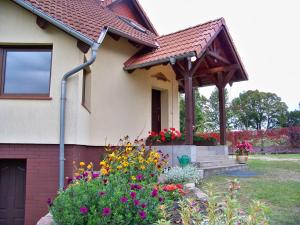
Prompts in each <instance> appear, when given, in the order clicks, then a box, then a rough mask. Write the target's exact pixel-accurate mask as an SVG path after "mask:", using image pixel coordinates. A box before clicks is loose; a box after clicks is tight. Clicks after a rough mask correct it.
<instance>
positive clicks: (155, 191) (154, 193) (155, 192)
mask: <svg viewBox="0 0 300 225" xmlns="http://www.w3.org/2000/svg"><path fill="white" fill-rule="evenodd" d="M157 194H158V190H157V189H155V188H154V189H153V190H152V192H151V196H152V197H156V196H157Z"/></svg>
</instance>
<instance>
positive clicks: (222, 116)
mask: <svg viewBox="0 0 300 225" xmlns="http://www.w3.org/2000/svg"><path fill="white" fill-rule="evenodd" d="M218 90H219V118H220V144H221V145H226V114H225V88H224V86H218Z"/></svg>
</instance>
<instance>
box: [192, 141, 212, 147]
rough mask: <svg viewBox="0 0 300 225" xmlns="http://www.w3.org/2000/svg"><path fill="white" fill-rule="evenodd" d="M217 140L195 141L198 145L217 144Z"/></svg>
mask: <svg viewBox="0 0 300 225" xmlns="http://www.w3.org/2000/svg"><path fill="white" fill-rule="evenodd" d="M217 144H218V142H217V141H194V145H196V146H217Z"/></svg>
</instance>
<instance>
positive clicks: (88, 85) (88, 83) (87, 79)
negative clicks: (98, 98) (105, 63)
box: [82, 68, 92, 112]
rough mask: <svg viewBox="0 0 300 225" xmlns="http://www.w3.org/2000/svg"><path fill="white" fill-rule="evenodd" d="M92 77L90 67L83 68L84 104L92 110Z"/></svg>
mask: <svg viewBox="0 0 300 225" xmlns="http://www.w3.org/2000/svg"><path fill="white" fill-rule="evenodd" d="M91 79H92V77H91V71H90V70H89V68H86V69H84V70H83V82H82V105H83V106H84V107H85V108H86V109H87V111H89V112H91V94H92V93H91V91H92V80H91Z"/></svg>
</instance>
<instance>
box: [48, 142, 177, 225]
mask: <svg viewBox="0 0 300 225" xmlns="http://www.w3.org/2000/svg"><path fill="white" fill-rule="evenodd" d="M107 152H108V155H107V157H106V158H105V159H104V160H103V161H101V162H100V166H101V169H100V172H97V171H94V170H93V165H92V164H91V163H90V164H88V165H86V164H85V162H80V164H79V168H78V169H76V172H75V174H74V177H73V178H68V183H69V185H68V187H66V189H65V190H64V191H62V192H60V193H59V195H58V196H57V198H56V199H55V200H54V201H53V202H52V201H51V200H50V201H49V208H50V212H51V213H52V215H53V218H54V220H55V222H56V223H57V224H59V225H69V224H72V225H95V224H97V225H102V224H103V225H104V224H120V225H122V224H124V225H131V224H141V225H143V224H153V223H154V222H156V221H158V220H159V219H162V217H161V214H160V207H159V206H160V205H162V204H166V205H168V204H170V203H173V201H174V200H178V198H180V196H181V195H180V194H179V192H178V191H174V192H172V193H170V192H168V191H167V190H163V188H162V187H160V186H159V185H157V184H156V183H157V177H158V176H159V175H160V173H161V171H162V168H163V167H164V166H165V164H166V163H167V159H166V158H167V157H166V156H164V155H163V154H162V153H161V152H157V151H155V150H151V149H150V150H147V149H146V148H145V146H144V144H143V143H142V142H140V141H135V142H134V143H131V142H129V140H128V138H127V137H126V138H125V139H124V140H121V141H120V146H119V147H111V146H108V147H107Z"/></svg>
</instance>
